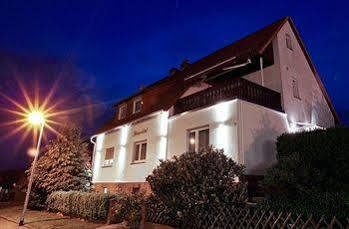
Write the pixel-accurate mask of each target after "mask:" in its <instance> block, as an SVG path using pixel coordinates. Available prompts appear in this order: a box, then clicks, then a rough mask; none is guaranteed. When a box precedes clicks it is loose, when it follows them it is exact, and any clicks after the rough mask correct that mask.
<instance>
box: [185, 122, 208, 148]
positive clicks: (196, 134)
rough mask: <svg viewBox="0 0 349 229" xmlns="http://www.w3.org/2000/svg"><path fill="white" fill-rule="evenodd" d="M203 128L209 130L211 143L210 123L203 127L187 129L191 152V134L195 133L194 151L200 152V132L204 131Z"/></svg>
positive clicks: (188, 145)
mask: <svg viewBox="0 0 349 229" xmlns="http://www.w3.org/2000/svg"><path fill="white" fill-rule="evenodd" d="M203 130H208V145H207V146H209V145H210V127H209V126H208V125H206V126H202V127H198V128H193V129H188V130H187V137H186V139H187V151H188V152H191V150H190V148H191V144H192V143H191V138H190V134H191V133H195V142H194V143H193V144H195V146H194V151H195V152H199V151H200V149H199V146H200V142H199V132H200V131H203Z"/></svg>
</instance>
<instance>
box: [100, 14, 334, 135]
mask: <svg viewBox="0 0 349 229" xmlns="http://www.w3.org/2000/svg"><path fill="white" fill-rule="evenodd" d="M287 21H288V22H289V23H290V25H291V27H292V29H293V31H294V33H295V35H296V37H297V40H298V42H299V44H300V46H301V48H302V50H303V51H304V54H305V56H306V59H307V61H308V63H309V65H310V67H311V69H312V71H313V72H314V75H315V78H316V80H317V82H318V84H319V86H320V88H321V90H322V92H323V94H324V97H325V99H326V101H327V103H328V106H329V107H330V109H331V111H332V114H333V116H334V118H335V121H336V123H338V122H339V119H338V115H337V113H336V111H335V110H334V107H333V105H332V103H331V101H330V98H329V96H328V94H327V92H326V90H325V88H324V86H323V84H322V82H321V80H320V78H319V76H318V74H317V72H316V69H315V67H314V65H313V63H312V62H311V60H310V56H309V54H308V52H307V51H306V49H305V46H304V44H303V42H302V40H301V39H300V37H299V34H298V32H297V30H296V28H295V26H294V24H293V22H292V20H291V18H290V17H284V18H282V19H279V20H277V21H276V22H274V23H272V24H270V25H268V26H266V27H264V28H262V29H260V30H258V31H256V32H254V33H252V34H250V35H248V36H246V37H244V38H242V39H240V40H238V41H236V42H234V43H232V44H230V45H228V46H226V47H224V48H221V49H219V50H217V51H216V52H214V53H212V54H210V55H208V56H206V57H203V58H201V59H199V60H198V61H196V62H194V63H192V64H190V65H189V66H187V67H186V68H185V69H184V70H182V71H179V70H177V71H176V72H175V73H174V74H173V75H171V76H167V77H165V78H163V79H161V80H159V81H157V82H155V83H153V84H151V85H149V86H148V87H146V88H144V89H143V90H142V91H140V92H137V93H135V94H133V95H132V96H130V97H128V98H126V99H123V100H121V101H119V102H118V103H116V104H115V105H114V106H116V107H117V106H118V105H119V104H121V103H130V102H131V101H132V99H133V98H135V97H136V96H140V95H141V96H142V97H143V98H144V106H143V107H144V109H142V111H141V112H140V113H137V114H133V115H128V116H127V118H125V119H122V120H117V119H116V118H113V119H111V120H109V121H108V122H106V123H105V124H104V125H103V126H102V128H100V129H99V130H98V133H101V132H104V131H107V130H110V129H112V128H115V127H117V126H120V125H123V124H126V123H129V122H131V121H133V120H136V119H139V118H141V117H144V116H146V115H149V114H151V113H154V112H156V111H159V110H168V109H169V108H170V107H171V106H172V105H173V104H174V103H175V102H176V101H177V99H179V98H180V96H181V95H182V94H183V93H184V92H185V90H186V89H188V88H189V87H190V86H191V85H193V84H194V83H196V82H197V80H200V79H201V78H200V75H201V74H204V73H205V71H206V70H208V69H210V68H212V67H218V66H219V67H222V65H223V64H224V65H229V64H231V63H234V62H236V61H238V60H239V59H240V60H241V59H246V58H250V57H255V56H260V55H262V54H263V52H264V51H265V49H266V48H267V47H268V45H269V44H271V42H272V40H273V39H274V38H275V37H276V36H277V34H278V32H279V31H280V29H281V28H282V26H283V25H284V24H285V23H286V22H287ZM194 75H195V77H193V79H194V78H196V79H197V80H195V79H194V80H190V81H186V80H185V79H188V78H190V77H192V76H194ZM130 106H132V105H131V104H129V107H130Z"/></svg>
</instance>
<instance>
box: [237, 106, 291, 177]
mask: <svg viewBox="0 0 349 229" xmlns="http://www.w3.org/2000/svg"><path fill="white" fill-rule="evenodd" d="M238 103H239V107H240V119H239V137H240V151H241V152H242V154H241V163H243V164H244V165H245V166H246V173H247V174H253V175H263V174H264V172H265V169H266V168H268V167H270V166H271V165H272V164H273V163H275V162H276V152H277V151H276V144H275V143H276V139H277V137H278V136H280V135H281V134H283V133H285V132H288V130H289V127H288V121H287V117H286V114H284V113H281V112H277V111H275V110H272V109H268V108H266V107H263V106H260V105H256V104H253V103H249V102H245V101H242V100H239V101H238Z"/></svg>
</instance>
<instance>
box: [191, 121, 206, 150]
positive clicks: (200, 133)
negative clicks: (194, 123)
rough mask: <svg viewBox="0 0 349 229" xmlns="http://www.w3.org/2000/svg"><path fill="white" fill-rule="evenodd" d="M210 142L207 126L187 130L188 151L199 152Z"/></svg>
mask: <svg viewBox="0 0 349 229" xmlns="http://www.w3.org/2000/svg"><path fill="white" fill-rule="evenodd" d="M209 144H210V130H209V128H208V127H203V128H198V129H195V130H190V131H188V151H189V152H194V151H195V152H200V151H202V150H205V149H206V148H207V147H208V146H209Z"/></svg>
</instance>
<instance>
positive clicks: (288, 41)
mask: <svg viewBox="0 0 349 229" xmlns="http://www.w3.org/2000/svg"><path fill="white" fill-rule="evenodd" d="M286 47H287V48H288V49H289V50H293V47H292V39H291V36H290V35H289V34H286Z"/></svg>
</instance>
